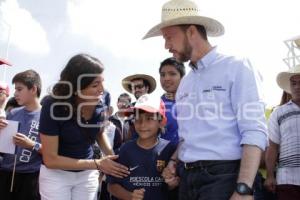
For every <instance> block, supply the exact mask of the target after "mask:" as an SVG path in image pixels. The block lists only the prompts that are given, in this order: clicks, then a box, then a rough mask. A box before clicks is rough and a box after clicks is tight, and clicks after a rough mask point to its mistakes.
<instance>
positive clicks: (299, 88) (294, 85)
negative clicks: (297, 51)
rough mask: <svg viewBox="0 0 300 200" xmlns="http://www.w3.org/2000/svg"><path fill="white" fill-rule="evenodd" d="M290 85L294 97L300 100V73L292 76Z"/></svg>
mask: <svg viewBox="0 0 300 200" xmlns="http://www.w3.org/2000/svg"><path fill="white" fill-rule="evenodd" d="M290 86H291V95H292V99H293V100H295V101H300V74H299V75H295V76H292V77H291V79H290Z"/></svg>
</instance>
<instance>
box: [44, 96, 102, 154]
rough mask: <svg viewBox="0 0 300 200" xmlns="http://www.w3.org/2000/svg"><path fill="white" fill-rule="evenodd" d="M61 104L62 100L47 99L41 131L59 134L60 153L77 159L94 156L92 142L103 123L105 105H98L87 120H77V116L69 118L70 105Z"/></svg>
mask: <svg viewBox="0 0 300 200" xmlns="http://www.w3.org/2000/svg"><path fill="white" fill-rule="evenodd" d="M54 103H56V104H54ZM59 104H60V102H57V101H55V100H54V99H53V98H52V97H50V98H48V99H46V100H45V102H44V103H43V107H42V112H41V117H40V128H39V131H40V133H41V134H44V135H49V136H58V138H59V145H58V155H61V156H66V157H70V158H75V159H91V158H93V148H92V144H93V143H94V142H95V140H96V136H97V134H98V133H99V131H100V126H101V125H102V124H103V123H102V122H103V119H104V117H103V115H104V112H103V106H102V105H101V104H99V105H97V106H96V109H95V112H94V114H93V116H92V118H91V119H90V120H88V121H85V120H84V119H82V118H80V119H79V120H77V116H73V117H71V118H69V119H67V117H68V116H69V114H70V112H71V111H70V110H69V109H68V107H66V106H59ZM54 105H55V106H54ZM53 116H54V117H55V118H53ZM63 118H66V119H63ZM86 126H88V127H86Z"/></svg>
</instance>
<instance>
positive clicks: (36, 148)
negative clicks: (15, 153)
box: [33, 143, 41, 151]
mask: <svg viewBox="0 0 300 200" xmlns="http://www.w3.org/2000/svg"><path fill="white" fill-rule="evenodd" d="M40 148H41V144H39V143H35V144H34V147H33V149H34V150H36V151H38V150H40Z"/></svg>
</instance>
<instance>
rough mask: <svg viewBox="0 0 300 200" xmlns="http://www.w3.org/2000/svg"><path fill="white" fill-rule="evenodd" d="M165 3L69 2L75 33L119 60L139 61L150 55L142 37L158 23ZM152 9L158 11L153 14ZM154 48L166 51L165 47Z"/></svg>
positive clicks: (110, 0) (72, 0)
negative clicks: (106, 50)
mask: <svg viewBox="0 0 300 200" xmlns="http://www.w3.org/2000/svg"><path fill="white" fill-rule="evenodd" d="M163 2H164V1H162V0H159V1H158V0H156V1H140V0H128V1H120V0H109V1H99V0H85V1H79V0H69V1H68V8H67V9H68V10H67V13H68V16H69V19H70V23H71V30H72V32H73V33H75V34H80V35H83V36H86V37H89V38H90V39H91V40H92V41H93V42H95V43H96V44H98V45H100V46H102V47H105V48H107V49H108V50H109V51H112V52H113V53H114V55H116V57H131V58H139V57H140V56H142V57H145V55H146V54H147V52H146V51H145V45H144V43H145V42H144V41H143V40H142V37H143V36H144V34H145V33H146V31H148V29H149V28H150V26H152V25H154V23H157V22H158V20H159V18H160V13H159V9H160V6H161V4H162V3H163ZM155 7H156V8H155ZM153 10H156V11H157V10H158V12H155V13H153ZM154 16H156V18H155V17H154ZM153 19H154V20H155V21H152V20H153ZM150 22H151V23H150ZM152 43H153V42H152ZM156 46H158V45H157V43H156ZM155 49H156V50H157V51H160V50H161V51H163V49H162V48H155Z"/></svg>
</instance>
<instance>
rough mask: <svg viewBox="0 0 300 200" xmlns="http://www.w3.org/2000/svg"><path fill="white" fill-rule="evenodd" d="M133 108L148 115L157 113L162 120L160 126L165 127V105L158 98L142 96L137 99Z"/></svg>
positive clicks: (147, 95)
mask: <svg viewBox="0 0 300 200" xmlns="http://www.w3.org/2000/svg"><path fill="white" fill-rule="evenodd" d="M133 108H134V109H140V110H144V111H146V112H150V113H159V114H160V115H161V116H162V118H163V119H162V124H163V125H166V123H167V118H166V108H165V104H164V102H163V101H162V100H161V99H160V98H154V97H153V96H150V95H149V94H144V95H142V96H140V97H139V98H138V100H137V101H136V103H135V105H134V107H133Z"/></svg>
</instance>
